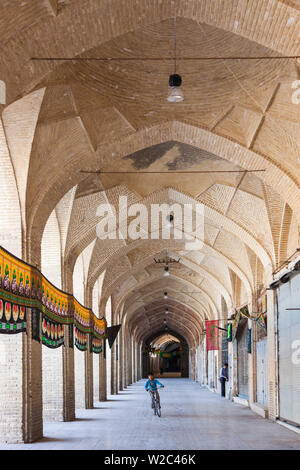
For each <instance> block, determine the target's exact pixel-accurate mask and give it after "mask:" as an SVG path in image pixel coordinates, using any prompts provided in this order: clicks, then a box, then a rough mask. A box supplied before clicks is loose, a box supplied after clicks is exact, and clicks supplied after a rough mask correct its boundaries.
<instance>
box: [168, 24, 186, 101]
mask: <svg viewBox="0 0 300 470" xmlns="http://www.w3.org/2000/svg"><path fill="white" fill-rule="evenodd" d="M176 46H177V43H176V17H175V18H174V73H173V74H172V75H170V77H169V87H170V88H169V94H168V98H167V100H168V101H169V102H170V103H180V101H183V100H184V97H183V93H182V90H181V89H180V86H181V83H182V78H181V76H180V75H178V73H176Z"/></svg>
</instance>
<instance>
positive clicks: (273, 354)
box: [267, 290, 279, 421]
mask: <svg viewBox="0 0 300 470" xmlns="http://www.w3.org/2000/svg"><path fill="white" fill-rule="evenodd" d="M267 312H268V321H267V332H268V409H269V418H270V419H272V420H273V421H275V420H276V418H277V416H278V411H279V410H278V358H277V334H278V333H277V292H276V290H275V291H273V290H267Z"/></svg>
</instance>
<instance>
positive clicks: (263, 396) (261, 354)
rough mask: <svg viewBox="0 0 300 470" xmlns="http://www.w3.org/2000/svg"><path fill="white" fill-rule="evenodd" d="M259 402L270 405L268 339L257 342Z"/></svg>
mask: <svg viewBox="0 0 300 470" xmlns="http://www.w3.org/2000/svg"><path fill="white" fill-rule="evenodd" d="M256 364H257V402H258V403H260V404H262V405H264V406H267V405H268V350H267V339H264V340H262V341H259V342H258V343H256Z"/></svg>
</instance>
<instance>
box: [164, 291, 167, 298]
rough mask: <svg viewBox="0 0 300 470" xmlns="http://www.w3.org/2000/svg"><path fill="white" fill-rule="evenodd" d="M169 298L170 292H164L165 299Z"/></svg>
mask: <svg viewBox="0 0 300 470" xmlns="http://www.w3.org/2000/svg"><path fill="white" fill-rule="evenodd" d="M167 298H168V292H164V299H165V300H167Z"/></svg>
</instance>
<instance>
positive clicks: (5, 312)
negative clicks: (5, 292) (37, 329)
mask: <svg viewBox="0 0 300 470" xmlns="http://www.w3.org/2000/svg"><path fill="white" fill-rule="evenodd" d="M23 331H26V311H25V307H22V306H19V305H15V304H12V303H10V302H4V301H3V300H1V299H0V333H5V334H15V333H22V332H23Z"/></svg>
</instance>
